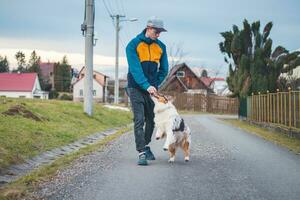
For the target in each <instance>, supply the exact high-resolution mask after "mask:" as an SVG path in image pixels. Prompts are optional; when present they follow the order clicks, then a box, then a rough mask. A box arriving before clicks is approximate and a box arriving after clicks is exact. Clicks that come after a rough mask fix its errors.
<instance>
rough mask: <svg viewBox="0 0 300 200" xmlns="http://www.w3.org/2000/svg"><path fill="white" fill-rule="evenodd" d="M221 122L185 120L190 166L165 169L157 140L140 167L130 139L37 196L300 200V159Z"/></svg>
mask: <svg viewBox="0 0 300 200" xmlns="http://www.w3.org/2000/svg"><path fill="white" fill-rule="evenodd" d="M219 117H220V116H216V115H185V116H184V119H185V121H186V123H187V124H189V126H190V127H191V129H192V146H191V161H190V162H188V163H185V162H184V160H183V154H182V153H181V152H180V153H179V154H178V156H177V160H176V161H175V163H174V164H170V163H168V162H167V160H168V155H167V153H166V152H164V151H163V150H162V145H163V141H155V140H153V141H152V143H151V144H152V146H151V147H152V149H153V152H154V154H155V155H156V160H155V161H152V162H150V164H149V166H137V165H136V161H137V153H136V151H135V145H134V136H133V134H132V133H128V134H125V135H123V136H121V137H120V138H118V139H117V140H115V141H114V142H113V143H111V144H110V145H109V146H107V147H106V148H105V150H102V151H98V152H95V153H93V154H91V155H89V156H86V157H83V158H81V159H79V160H78V161H76V162H75V163H74V164H73V165H72V166H71V167H70V168H68V169H65V170H63V171H61V172H60V173H59V175H58V177H56V179H54V180H53V181H52V182H50V183H47V184H45V185H43V186H42V188H41V190H40V191H39V195H42V196H43V195H44V197H45V198H46V199H55V200H56V199H57V200H58V199H59V200H61V199H78V200H83V199H84V200H95V199H97V200H100V199H103V200H116V199H125V200H142V199H143V200H164V199H165V200H175V199H185V200H187V199H195V200H196V199H197V200H198V199H207V200H213V199H220V200H225V199H228V200H229V199H253V200H258V199H270V200H276V199H278V200H283V199H284V200H287V199H295V200H296V199H299V197H300V156H299V155H296V154H294V153H292V152H290V151H288V150H287V149H285V148H282V147H280V146H277V145H275V144H273V143H271V142H269V141H266V140H263V139H261V138H259V137H257V136H255V135H253V134H249V133H247V132H245V131H243V130H241V129H239V128H235V127H232V126H231V125H228V124H224V123H223V122H222V121H221V120H220V119H219ZM221 117H226V116H221Z"/></svg>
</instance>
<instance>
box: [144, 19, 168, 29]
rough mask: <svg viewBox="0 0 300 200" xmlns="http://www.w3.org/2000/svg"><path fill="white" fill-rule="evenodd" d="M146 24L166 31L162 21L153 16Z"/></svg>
mask: <svg viewBox="0 0 300 200" xmlns="http://www.w3.org/2000/svg"><path fill="white" fill-rule="evenodd" d="M147 26H149V27H153V28H156V29H158V30H159V31H160V32H166V31H167V30H166V29H165V28H164V22H163V21H162V20H161V19H159V18H157V17H155V16H153V17H151V18H150V19H149V20H148V21H147Z"/></svg>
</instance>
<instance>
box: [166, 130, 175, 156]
mask: <svg viewBox="0 0 300 200" xmlns="http://www.w3.org/2000/svg"><path fill="white" fill-rule="evenodd" d="M173 143H175V137H174V134H173V131H172V130H167V138H166V141H165V144H164V147H163V148H164V150H165V151H167V150H168V149H169V146H170V144H173Z"/></svg>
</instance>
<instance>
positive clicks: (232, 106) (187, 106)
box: [168, 93, 239, 114]
mask: <svg viewBox="0 0 300 200" xmlns="http://www.w3.org/2000/svg"><path fill="white" fill-rule="evenodd" d="M168 95H171V96H172V97H174V98H175V100H174V105H175V106H176V108H177V109H178V110H189V111H199V112H209V113H224V114H238V108H239V102H238V99H236V98H229V97H220V96H215V95H208V96H205V95H203V94H189V93H168Z"/></svg>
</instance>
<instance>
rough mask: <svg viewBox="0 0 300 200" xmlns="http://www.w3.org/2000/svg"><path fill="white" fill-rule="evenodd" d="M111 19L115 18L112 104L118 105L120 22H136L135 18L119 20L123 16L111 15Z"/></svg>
mask: <svg viewBox="0 0 300 200" xmlns="http://www.w3.org/2000/svg"><path fill="white" fill-rule="evenodd" d="M111 17H112V18H116V66H115V95H114V96H115V98H114V103H115V104H118V103H119V31H120V22H125V21H130V22H134V21H137V20H138V19H137V18H131V19H121V20H120V18H123V17H125V15H111Z"/></svg>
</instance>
